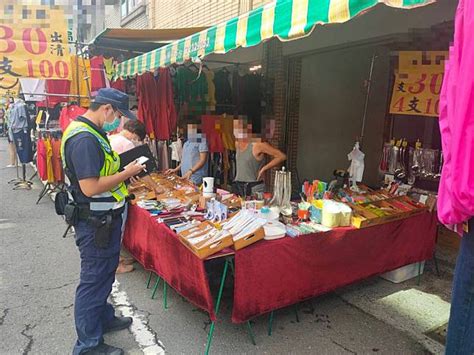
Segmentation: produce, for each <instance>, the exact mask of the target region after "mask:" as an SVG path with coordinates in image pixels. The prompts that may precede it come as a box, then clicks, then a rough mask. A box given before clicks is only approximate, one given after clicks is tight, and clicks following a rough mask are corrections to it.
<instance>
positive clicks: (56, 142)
mask: <svg viewBox="0 0 474 355" xmlns="http://www.w3.org/2000/svg"><path fill="white" fill-rule="evenodd" d="M51 147H52V149H53V157H52V158H51V164H52V165H53V175H54V181H55V182H63V181H64V171H63V164H62V160H61V140H60V139H56V138H54V139H51Z"/></svg>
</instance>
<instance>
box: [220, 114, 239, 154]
mask: <svg viewBox="0 0 474 355" xmlns="http://www.w3.org/2000/svg"><path fill="white" fill-rule="evenodd" d="M219 121H220V130H221V135H222V143H223V144H224V148H225V149H227V150H234V151H235V137H234V119H233V118H232V117H230V116H227V115H225V114H224V115H222V116H221V117H220V119H219Z"/></svg>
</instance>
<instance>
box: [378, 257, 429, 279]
mask: <svg viewBox="0 0 474 355" xmlns="http://www.w3.org/2000/svg"><path fill="white" fill-rule="evenodd" d="M424 268H425V262H424V261H422V262H419V263H413V264H409V265H405V266H402V267H399V268H398V269H395V270H392V271H389V272H386V273H385V274H382V275H380V277H381V278H383V279H385V280H387V281H390V282H393V283H396V284H398V283H400V282H404V281H407V280H410V279H412V278H414V277H417V276H418V273H419V274H420V275H422V274H423V270H424Z"/></svg>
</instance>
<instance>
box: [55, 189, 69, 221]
mask: <svg viewBox="0 0 474 355" xmlns="http://www.w3.org/2000/svg"><path fill="white" fill-rule="evenodd" d="M68 203H69V194H68V193H67V191H60V192H58V193H57V194H56V197H55V198H54V209H55V210H56V214H57V215H59V216H64V214H65V213H64V212H65V208H66V205H67V204H68Z"/></svg>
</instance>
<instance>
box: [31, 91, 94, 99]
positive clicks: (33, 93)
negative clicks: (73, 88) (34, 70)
mask: <svg viewBox="0 0 474 355" xmlns="http://www.w3.org/2000/svg"><path fill="white" fill-rule="evenodd" d="M22 94H23V95H31V96H60V97H80V98H81V99H90V97H89V96H84V95H71V94H49V93H44V94H43V93H41V94H38V93H36V92H32V93H30V92H22Z"/></svg>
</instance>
